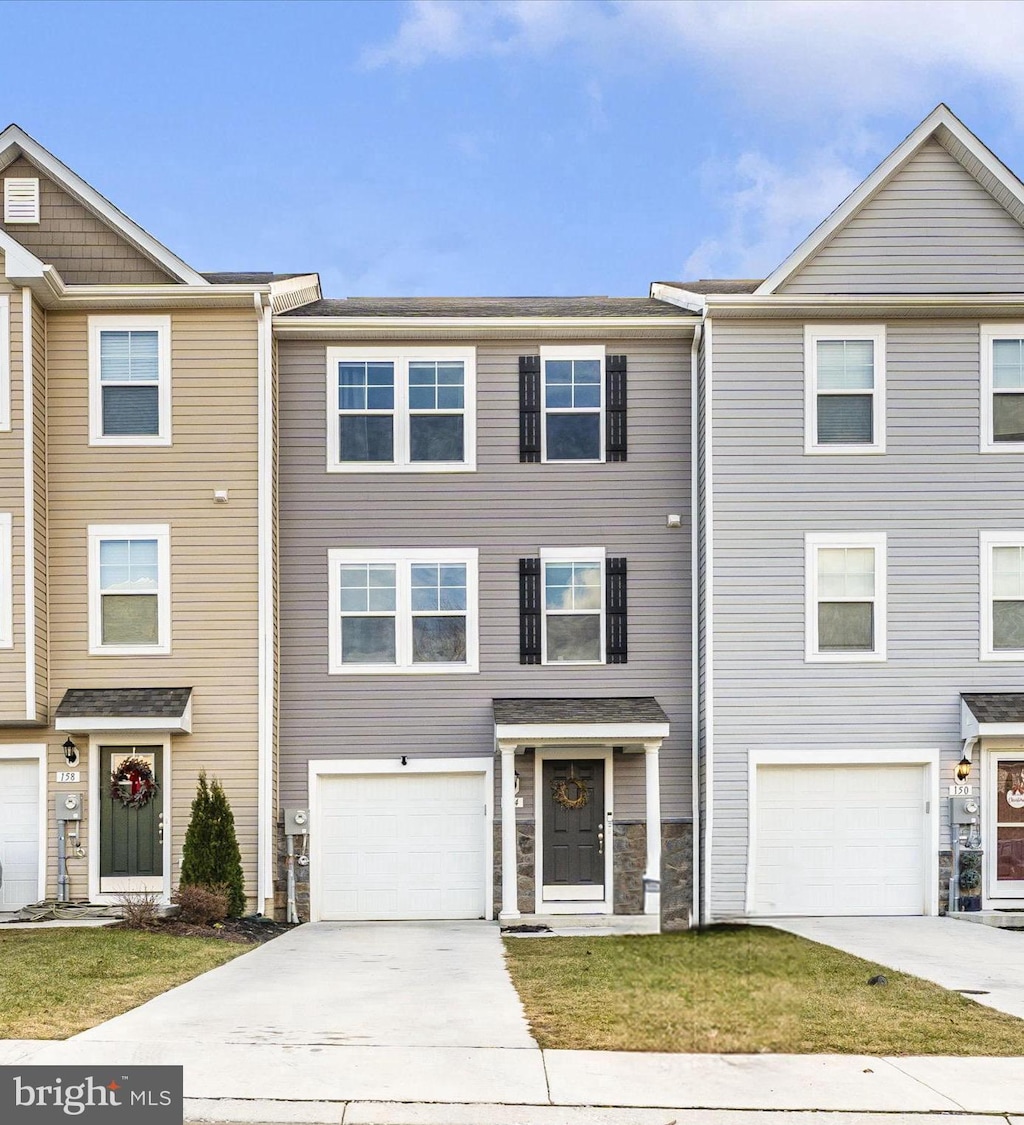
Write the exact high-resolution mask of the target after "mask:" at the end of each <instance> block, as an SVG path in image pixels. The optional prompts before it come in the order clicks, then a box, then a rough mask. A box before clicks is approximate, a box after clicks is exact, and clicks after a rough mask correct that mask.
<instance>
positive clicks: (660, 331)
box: [274, 315, 700, 340]
mask: <svg viewBox="0 0 1024 1125" xmlns="http://www.w3.org/2000/svg"><path fill="white" fill-rule="evenodd" d="M699 322H700V318H699V317H697V316H694V315H690V316H682V315H681V316H529V317H528V316H310V317H304V316H302V317H300V316H277V317H274V334H275V336H277V337H278V339H282V340H288V339H300V340H301V339H321V338H325V337H331V338H335V339H336V338H338V337H339V336H354V337H360V338H362V339H365V338H367V337H370V336H389V337H392V338H393V337H395V336H400V335H405V336H409V337H415V336H421V337H422V336H425V335H435V336H436V335H445V336H448V337H449V338H450V337H451V336H452V335H453V333H465V334H470V335H472V336H473V337H475V338H477V339H479V338H480V337H484V338H486V337H492V338H494V337H499V338H501V337H504V338H508V337H510V336H516V335H526V336H534V337H536V336H540V335H544V334H551V335H560V336H563V337H568V338H572V337H573V336H579V337H603V338H608V337H609V336H614V335H616V334H621V335H629V334H633V333H636V334H639V333H641V332H642V333H643V335H644V336H646V337H647V338H651V337H658V336H664V337H669V338H674V339H678V338H679V333H680V331H681V330H684V331H685V330H686V329H687V328H693V327H695V326H696V325H697V324H698V323H699Z"/></svg>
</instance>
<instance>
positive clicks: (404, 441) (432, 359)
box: [327, 347, 476, 472]
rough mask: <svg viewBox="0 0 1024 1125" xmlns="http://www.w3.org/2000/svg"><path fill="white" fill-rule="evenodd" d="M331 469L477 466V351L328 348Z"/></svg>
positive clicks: (439, 469)
mask: <svg viewBox="0 0 1024 1125" xmlns="http://www.w3.org/2000/svg"><path fill="white" fill-rule="evenodd" d="M327 417H328V427H327V429H328V449H327V468H328V471H332V472H395V471H403V472H451V471H459V470H467V469H474V468H475V467H476V349H475V348H438V347H424V348H416V349H408V350H403V349H397V350H396V349H395V348H328V349H327Z"/></svg>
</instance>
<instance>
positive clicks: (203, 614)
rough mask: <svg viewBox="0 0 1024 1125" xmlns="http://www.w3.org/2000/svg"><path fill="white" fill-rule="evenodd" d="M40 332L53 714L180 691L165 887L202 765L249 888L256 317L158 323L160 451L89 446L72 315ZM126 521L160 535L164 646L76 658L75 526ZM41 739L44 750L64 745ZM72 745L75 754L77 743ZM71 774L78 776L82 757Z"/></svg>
mask: <svg viewBox="0 0 1024 1125" xmlns="http://www.w3.org/2000/svg"><path fill="white" fill-rule="evenodd" d="M47 336H48V340H47V343H48V358H49V403H50V411H49V419H48V421H49V430H48V443H49V448H48V454H49V505H50V507H49V540H50V560H49V575H50V640H51V692H50V700H51V705H52V707H53V708H55V707H56V704H57V703H58V702H59V701H60V699H61V698H62V696H63V694H64V692H65V690H66V689H67V688H69V687H94V688H95V687H125V686H140V687H143V686H190V687H192V688H194V694H193V733H192V734H191V735H174V736H173V737H172V745H171V761H172V768H173V796H172V807H171V816H172V824H173V836H172V850H173V855H174V866H173V871H172V877H173V880H174V882H176V881H177V873H178V866H177V865H178V857H179V856H180V851H181V844H182V840H183V838H184V832H185V828H186V826H187V822H188V816H189V809H190V805H191V801H192V798H193V797H194V795H195V784H196V778H197V775H198V772H199V769H200V768H202V767H205V768H206V770H207V771H208V772H209V773H210V774H211V775H215V776H217V777H218V778H220V780H221V781H222V782H223V784H224V787H225V790H226V792H227V794H228V797H229V799H230V801H231V804H232V808H233V811H234V814H235V821H236V825H237V829H238V836H239V843H240V845H241V848H242V856H243V861H244V864H245V869H246V877H247V886H248V893H249V894H250V896H254V895H255V877H256V830H257V762H258V757H257V721H258V715H257V706H258V683H257V653H258V648H257V644H258V628H257V624H258V622H257V609H258V602H257V558H258V555H257V408H258V394H257V378H256V373H257V350H256V347H257V332H256V317H255V314H254V313H253V312H233V311H230V310H215V311H206V312H175V313H174V314H173V315H172V324H171V337H172V372H171V375H172V389H173V441H174V444H173V446H171V447H170V448H136V449H132V448H127V447H126V448H119V447H109V446H102V447H91V446H89V444H88V358H87V357H88V348H87V316H86V314H84V313H57V312H51V313H50V314H49V317H48V323H47ZM220 488H226V489H228V490H229V492H230V501H229V503H227V504H216V503H214V500H213V491H214V489H220ZM132 522H138V523H167V524H169V525H170V539H171V550H170V554H171V606H172V614H171V616H172V651H171V654H170V655H167V656H158V655H154V656H135V657H115V656H90V655H89V653H88V612H87V607H88V600H87V594H88V579H87V574H88V566H87V549H86V543H87V540H86V532H87V527H88V525H89V524H97V523H104V524H119V523H132ZM50 737H51V738H55V739H56V741H57V743H58V745H59V743H60V742H62V741H63V738H64V736H63V735H60V736H57V735H54V734H51V736H50ZM18 740H19V741H23V740H26V739H21V738H19V739H18ZM76 741H77V742H79V745H80V746H83V747H84V746H85V745H87V744H88V740H87V738H85V737H84V736H83V737H82V738H76ZM83 757H84V759H87V757H88V755H87V754H86V755H84V756H83ZM80 768H81V769H82V770H85V769H87V768H88V766H87V761H86V760H83V764H82V766H81V767H80ZM51 781H52V778H51ZM51 863H52V860H51Z"/></svg>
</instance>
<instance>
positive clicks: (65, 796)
mask: <svg viewBox="0 0 1024 1125" xmlns="http://www.w3.org/2000/svg"><path fill="white" fill-rule="evenodd" d="M54 800H55V802H56V806H57V819H58V820H81V819H82V794H81V793H57V794H55V795H54Z"/></svg>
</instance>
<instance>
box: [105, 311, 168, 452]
mask: <svg viewBox="0 0 1024 1125" xmlns="http://www.w3.org/2000/svg"><path fill="white" fill-rule="evenodd" d="M89 443H90V444H91V445H170V444H171V318H170V317H168V316H124V317H118V316H91V317H89Z"/></svg>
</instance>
